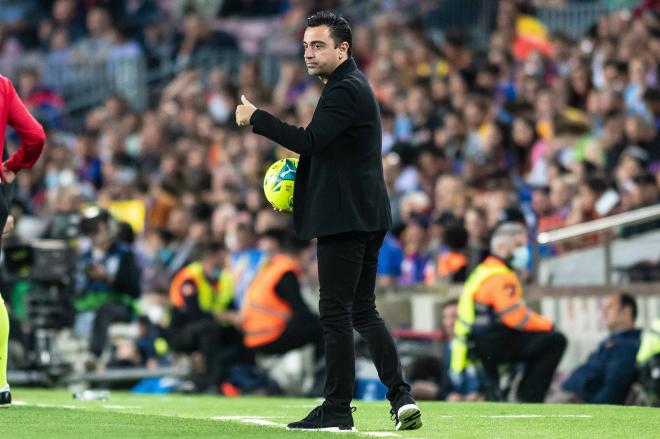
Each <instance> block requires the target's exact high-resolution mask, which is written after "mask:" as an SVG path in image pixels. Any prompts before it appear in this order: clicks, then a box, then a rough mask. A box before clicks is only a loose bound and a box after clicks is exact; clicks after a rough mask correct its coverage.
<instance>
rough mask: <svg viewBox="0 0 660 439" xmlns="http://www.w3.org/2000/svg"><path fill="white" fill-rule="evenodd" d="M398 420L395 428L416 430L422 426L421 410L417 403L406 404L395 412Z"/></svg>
mask: <svg viewBox="0 0 660 439" xmlns="http://www.w3.org/2000/svg"><path fill="white" fill-rule="evenodd" d="M397 417H398V418H399V422H397V423H396V426H395V428H396V429H397V430H417V429H418V428H420V427H421V426H422V412H421V411H419V407H417V404H406V405H404V406H402V407H401V408H400V409H399V411H398V412H397Z"/></svg>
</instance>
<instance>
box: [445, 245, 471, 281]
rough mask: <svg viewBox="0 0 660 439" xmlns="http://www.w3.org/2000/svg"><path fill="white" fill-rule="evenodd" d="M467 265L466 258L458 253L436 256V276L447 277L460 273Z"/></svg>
mask: <svg viewBox="0 0 660 439" xmlns="http://www.w3.org/2000/svg"><path fill="white" fill-rule="evenodd" d="M467 264H468V259H467V257H466V256H465V255H464V254H462V253H458V252H454V251H450V252H446V253H442V254H441V255H440V256H438V276H440V277H447V276H449V275H450V274H454V273H457V272H459V271H461V269H462V268H463V267H465V266H466V265H467Z"/></svg>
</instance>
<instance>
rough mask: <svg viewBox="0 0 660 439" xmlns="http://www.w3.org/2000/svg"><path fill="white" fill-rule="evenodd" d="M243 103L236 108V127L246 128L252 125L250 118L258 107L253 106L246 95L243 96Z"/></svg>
mask: <svg viewBox="0 0 660 439" xmlns="http://www.w3.org/2000/svg"><path fill="white" fill-rule="evenodd" d="M241 102H242V104H239V105H237V106H236V125H238V126H239V127H244V126H246V125H250V118H251V117H252V113H254V112H255V111H256V110H257V107H255V106H254V105H252V102H250V101H248V100H247V98H246V97H245V95H241Z"/></svg>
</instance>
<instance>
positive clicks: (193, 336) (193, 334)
mask: <svg viewBox="0 0 660 439" xmlns="http://www.w3.org/2000/svg"><path fill="white" fill-rule="evenodd" d="M171 338H172V346H173V349H174V350H175V351H176V352H186V353H192V352H196V351H197V352H200V353H202V355H203V356H204V364H205V369H206V370H205V373H204V374H199V375H196V376H194V377H193V381H194V382H195V385H196V387H197V389H198V390H200V391H205V390H207V389H209V388H211V389H217V388H218V385H219V384H221V383H222V382H223V381H224V380H225V379H226V378H227V375H228V373H229V368H230V367H231V365H232V364H234V363H239V362H243V363H247V364H252V363H253V355H252V352H250V351H249V350H248V349H247V348H245V347H244V346H243V339H242V335H241V334H240V333H239V332H238V331H237V330H236V329H234V328H233V327H231V326H221V325H219V324H218V323H217V322H216V321H215V320H213V319H200V320H198V321H193V322H189V323H187V324H186V325H185V326H183V327H181V328H178V329H177V330H176V332H174V334H173V335H172V337H171Z"/></svg>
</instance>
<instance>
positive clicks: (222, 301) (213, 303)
mask: <svg viewBox="0 0 660 439" xmlns="http://www.w3.org/2000/svg"><path fill="white" fill-rule="evenodd" d="M188 281H192V282H193V283H194V284H195V286H196V287H197V300H198V303H199V309H201V310H202V311H205V312H208V313H216V312H220V311H223V310H225V309H227V307H228V306H229V304H230V303H231V301H232V299H233V298H234V282H233V280H232V276H231V273H230V272H229V270H222V273H221V274H220V278H218V282H217V284H215V285H211V284H210V283H209V281H208V280H207V279H206V276H205V275H204V267H203V266H202V263H201V262H193V263H192V264H190V265H188V266H186V267H184V268H183V269H182V270H181V271H180V272H178V273H177V274H176V276H174V279H173V280H172V286H171V287H170V300H171V301H172V304H173V305H174V306H175V307H182V306H183V304H184V299H183V297H182V295H181V286H182V285H183V284H184V283H185V282H188Z"/></svg>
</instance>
